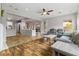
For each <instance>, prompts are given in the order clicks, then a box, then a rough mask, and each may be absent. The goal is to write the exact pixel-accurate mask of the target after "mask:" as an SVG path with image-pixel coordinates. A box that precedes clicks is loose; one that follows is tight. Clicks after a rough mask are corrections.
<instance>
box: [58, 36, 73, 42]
mask: <svg viewBox="0 0 79 59" xmlns="http://www.w3.org/2000/svg"><path fill="white" fill-rule="evenodd" d="M57 41H63V42H68V43H72V41H71V38H70V37H68V36H61V37H60V38H59V39H57Z"/></svg>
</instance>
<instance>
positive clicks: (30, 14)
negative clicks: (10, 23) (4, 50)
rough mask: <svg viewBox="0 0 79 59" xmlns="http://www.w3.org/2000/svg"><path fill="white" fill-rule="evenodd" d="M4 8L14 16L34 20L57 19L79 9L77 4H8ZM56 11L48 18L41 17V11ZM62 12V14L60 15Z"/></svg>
mask: <svg viewBox="0 0 79 59" xmlns="http://www.w3.org/2000/svg"><path fill="white" fill-rule="evenodd" d="M3 8H4V9H5V10H6V11H7V12H9V13H13V14H17V15H20V16H24V17H27V18H33V19H37V20H38V19H42V18H49V17H56V16H60V15H67V14H71V13H76V12H77V9H78V4H77V3H15V4H14V3H7V4H3ZM43 8H45V9H47V10H51V9H52V10H54V11H53V12H51V13H50V15H47V16H41V14H40V13H39V12H40V11H41V9H43ZM60 12H61V13H60Z"/></svg>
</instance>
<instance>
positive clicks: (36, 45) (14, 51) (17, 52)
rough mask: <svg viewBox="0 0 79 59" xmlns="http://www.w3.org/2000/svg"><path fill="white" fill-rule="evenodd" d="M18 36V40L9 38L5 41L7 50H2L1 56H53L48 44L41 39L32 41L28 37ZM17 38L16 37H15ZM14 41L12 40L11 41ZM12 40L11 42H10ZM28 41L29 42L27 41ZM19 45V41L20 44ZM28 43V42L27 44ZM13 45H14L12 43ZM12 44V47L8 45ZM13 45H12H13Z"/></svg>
mask: <svg viewBox="0 0 79 59" xmlns="http://www.w3.org/2000/svg"><path fill="white" fill-rule="evenodd" d="M21 36H22V35H20V36H19V38H17V39H15V38H14V37H10V38H9V39H10V40H9V39H8V41H7V43H8V46H10V48H9V49H6V50H3V51H1V52H0V55H1V56H51V55H54V50H53V49H52V48H51V47H50V44H49V42H45V41H44V40H43V38H39V39H36V40H32V39H33V38H32V39H30V38H29V37H28V39H23V38H25V37H24V36H22V37H23V38H22V37H21ZM16 37H17V36H16ZM11 38H12V39H14V40H12V39H11ZM11 40H12V41H11ZM17 40H18V41H17ZM28 40H30V41H28ZM16 41H17V43H19V41H20V42H21V41H22V43H21V44H17V43H15V42H16ZM27 41H28V42H27ZM13 42H14V43H15V44H14V43H13ZM9 44H12V45H9ZM13 44H14V45H13Z"/></svg>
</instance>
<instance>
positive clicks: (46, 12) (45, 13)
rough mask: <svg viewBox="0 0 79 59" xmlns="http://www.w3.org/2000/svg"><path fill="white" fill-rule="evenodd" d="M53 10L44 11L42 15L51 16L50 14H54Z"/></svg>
mask: <svg viewBox="0 0 79 59" xmlns="http://www.w3.org/2000/svg"><path fill="white" fill-rule="evenodd" d="M52 11H53V10H49V11H46V9H44V8H43V9H42V12H41V15H50V12H52Z"/></svg>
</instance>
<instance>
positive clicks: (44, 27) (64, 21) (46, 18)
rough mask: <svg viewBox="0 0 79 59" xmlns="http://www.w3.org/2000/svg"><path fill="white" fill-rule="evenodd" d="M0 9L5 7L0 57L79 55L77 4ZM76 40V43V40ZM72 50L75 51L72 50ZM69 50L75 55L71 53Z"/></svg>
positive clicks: (51, 4) (18, 4)
mask: <svg viewBox="0 0 79 59" xmlns="http://www.w3.org/2000/svg"><path fill="white" fill-rule="evenodd" d="M0 5H1V6H2V7H1V17H0V19H1V20H0V23H1V24H2V25H1V26H3V30H2V31H3V32H2V31H1V33H3V34H2V36H3V37H2V36H1V37H2V38H3V39H2V40H1V42H2V43H1V46H2V47H1V48H0V50H1V51H0V55H2V56H17V55H18V56H21V55H22V56H62V55H67V56H68V55H70V56H71V55H79V54H78V51H77V52H75V51H76V49H77V50H78V49H79V48H78V35H77V36H75V34H74V33H78V31H79V30H78V29H79V23H78V21H79V20H78V19H79V17H78V16H79V10H78V7H79V4H78V3H29V4H28V3H2V4H0ZM1 28H2V27H1ZM74 36H75V37H77V38H76V39H77V40H76V41H75V40H74V39H73V38H75V37H74ZM73 42H74V44H72V43H73ZM70 43H71V44H70ZM62 45H63V47H64V48H65V47H66V48H68V50H67V49H64V48H62V50H61V49H60V48H59V47H61V46H62ZM65 45H67V46H68V47H67V46H65ZM69 46H70V47H69ZM73 46H74V48H76V49H73V48H72V47H73ZM27 48H28V49H27ZM70 48H72V49H73V51H74V52H73V51H71V52H69V51H70V50H71V49H70ZM22 51H23V52H22ZM45 51H47V52H45ZM75 53H76V54H75Z"/></svg>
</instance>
